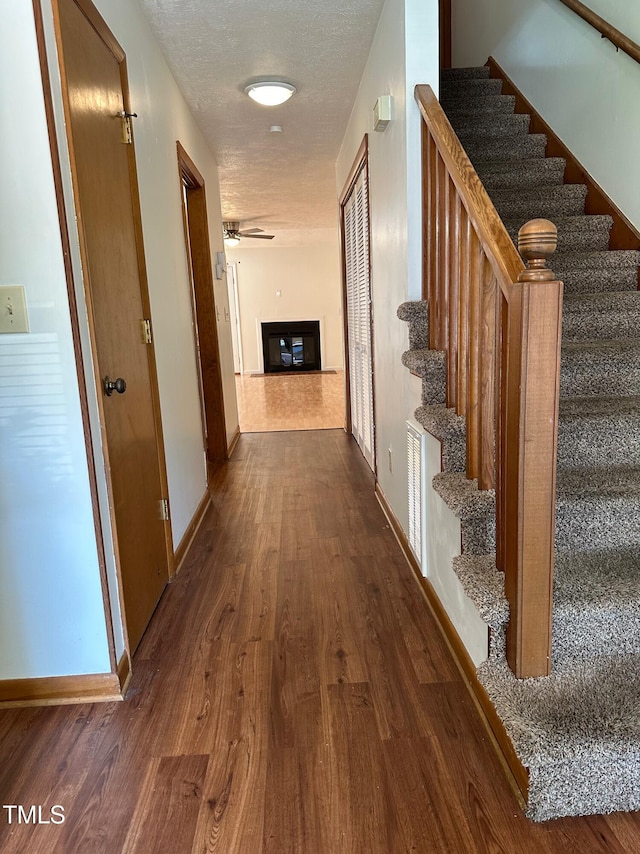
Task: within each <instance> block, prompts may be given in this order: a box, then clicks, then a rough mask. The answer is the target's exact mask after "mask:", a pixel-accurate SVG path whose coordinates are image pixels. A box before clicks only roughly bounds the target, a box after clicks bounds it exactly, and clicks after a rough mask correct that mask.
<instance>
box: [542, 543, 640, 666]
mask: <svg viewBox="0 0 640 854" xmlns="http://www.w3.org/2000/svg"><path fill="white" fill-rule="evenodd" d="M555 564H556V565H555V581H554V591H553V600H554V625H553V644H552V648H553V664H554V667H558V668H566V667H567V666H570V665H571V664H574V663H579V662H584V661H586V660H587V659H589V658H590V657H593V656H602V655H638V654H640V552H639V551H637V550H636V549H634V548H631V549H618V550H611V549H607V550H605V551H597V550H594V551H591V552H572V553H571V554H562V553H560V554H558V555H557V556H556V562H555ZM585 626H588V631H585Z"/></svg>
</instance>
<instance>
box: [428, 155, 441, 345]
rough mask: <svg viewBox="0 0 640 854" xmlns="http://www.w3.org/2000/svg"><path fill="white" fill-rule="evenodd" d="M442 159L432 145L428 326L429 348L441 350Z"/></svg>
mask: <svg viewBox="0 0 640 854" xmlns="http://www.w3.org/2000/svg"><path fill="white" fill-rule="evenodd" d="M442 168H443V163H442V158H441V157H440V153H439V151H438V149H437V147H436V146H435V145H434V155H433V179H434V180H433V222H434V225H435V235H434V242H433V248H434V256H433V301H432V302H431V303H430V304H429V316H430V318H431V320H430V324H431V329H432V330H433V338H432V340H431V342H430V347H431V348H432V349H434V350H441V349H442V347H441V345H440V253H441V251H442V221H441V219H440V208H441V201H440V198H441V196H442V194H443V192H444V190H443V187H442V183H441V177H442Z"/></svg>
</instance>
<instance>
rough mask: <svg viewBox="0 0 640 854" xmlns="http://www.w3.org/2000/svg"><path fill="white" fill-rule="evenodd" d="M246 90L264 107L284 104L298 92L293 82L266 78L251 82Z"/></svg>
mask: <svg viewBox="0 0 640 854" xmlns="http://www.w3.org/2000/svg"><path fill="white" fill-rule="evenodd" d="M244 91H245V92H246V93H247V95H248V96H249V97H250V98H251V99H252V100H254V101H255V102H256V103H258V104H262V106H263V107H277V106H278V105H279V104H284V102H285V101H288V100H289V98H290V97H291V96H292V95H295V93H296V91H297V90H296V87H295V86H294V85H293V84H292V83H282V82H279V81H277V80H264V81H260V82H258V83H249V85H248V86H245V89H244Z"/></svg>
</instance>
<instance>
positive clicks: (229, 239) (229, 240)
mask: <svg viewBox="0 0 640 854" xmlns="http://www.w3.org/2000/svg"><path fill="white" fill-rule="evenodd" d="M239 243H240V238H239V237H235V236H234V235H232V234H228V235H225V238H224V245H225V246H238V244H239Z"/></svg>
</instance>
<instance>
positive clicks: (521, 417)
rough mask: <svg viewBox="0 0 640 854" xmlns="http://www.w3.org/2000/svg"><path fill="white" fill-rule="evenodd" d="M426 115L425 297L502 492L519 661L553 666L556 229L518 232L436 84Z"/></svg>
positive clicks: (449, 373) (522, 672) (489, 483)
mask: <svg viewBox="0 0 640 854" xmlns="http://www.w3.org/2000/svg"><path fill="white" fill-rule="evenodd" d="M415 95H416V100H417V102H418V105H419V107H420V111H421V113H422V117H423V120H424V121H423V126H422V148H423V231H424V294H423V295H424V298H425V299H427V300H428V301H429V346H430V348H432V349H436V350H443V351H444V352H445V356H446V359H445V361H446V403H447V406H448V407H452V408H454V409H455V411H456V413H457V414H458V415H459V416H462V417H464V419H465V425H466V440H467V465H466V471H467V477H468V478H470V479H477V481H478V487H479V489H495V493H496V564H497V566H498V568H499V569H501V570H502V571H503V572H504V573H505V592H506V594H507V599H508V600H509V607H510V621H509V626H508V630H507V660H508V661H509V664H510V666H511V668H512V670H513V671H514V673H515V674H516V676H520V677H528V676H544V675H546V674H548V673H549V670H550V663H551V622H552V620H551V617H552V613H551V605H552V589H553V564H554V528H555V521H554V520H555V473H556V445H557V429H558V399H559V385H560V380H559V377H560V337H561V312H562V283H561V282H559V281H557V280H556V279H555V277H554V275H553V273H552V272H551V271H550V270H548V269H546V258H547V257H548V256H549V254H551V252H553V251H554V249H555V245H556V228H555V226H554V225H553V224H552V223H550V222H548V221H546V220H534V221H532V222H530V223H528V224H527V225H526V226H525V227H523V229H521V234H520V236H519V237H520V238H521V242H519V248H520V251H521V253H522V256H523V257H525V258H526V259H527V262H528V263H527V267H526V269H525V268H524V264H523V261H522V257H521V255H520V254H519V253H518V251H517V250H516V248H515V246H514V244H513V241H512V240H511V238H510V236H509V233H508V232H507V230H506V228H505V226H504V224H503V222H502V220H501V219H500V217H499V216H498V213H497V211H496V210H495V208H494V206H493V204H492V202H491V200H490V198H489V196H488V195H487V192H486V190H485V189H484V187H483V185H482V182H481V181H480V179H479V177H478V175H477V174H476V172H475V169H474V168H473V166H472V164H471V162H470V160H469V158H468V156H467V154H466V152H465V151H464V149H463V148H462V145H461V143H460V141H459V139H458V137H457V136H456V134H455V133H454V131H453V129H452V127H451V125H450V124H449V121H448V119H447V117H446V115H445V114H444V111H443V110H442V107H441V106H440V104H439V102H438V100H437V99H436V97H435V95H434V93H433V91H432V90H431V88H430V87H429V86H417V87H416V91H415Z"/></svg>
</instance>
